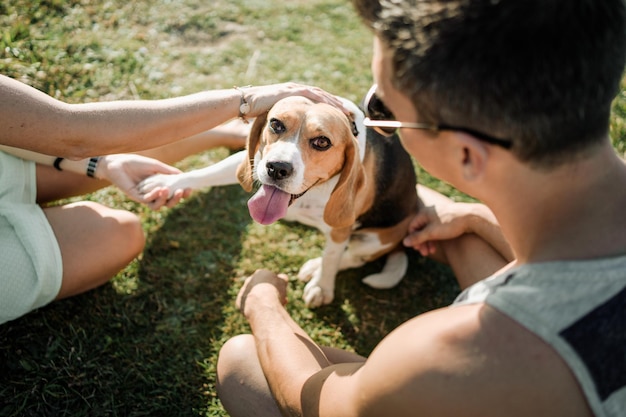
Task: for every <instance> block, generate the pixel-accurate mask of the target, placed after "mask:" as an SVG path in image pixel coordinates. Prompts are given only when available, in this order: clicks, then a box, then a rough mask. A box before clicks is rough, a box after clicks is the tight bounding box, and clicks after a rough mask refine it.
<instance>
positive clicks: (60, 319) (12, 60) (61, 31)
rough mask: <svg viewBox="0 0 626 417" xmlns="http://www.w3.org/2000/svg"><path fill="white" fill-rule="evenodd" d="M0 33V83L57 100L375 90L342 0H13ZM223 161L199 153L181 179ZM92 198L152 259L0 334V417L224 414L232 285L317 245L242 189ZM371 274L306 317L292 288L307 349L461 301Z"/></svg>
mask: <svg viewBox="0 0 626 417" xmlns="http://www.w3.org/2000/svg"><path fill="white" fill-rule="evenodd" d="M0 28H2V29H0V72H1V73H3V74H6V75H9V76H11V77H14V78H17V79H20V80H22V81H24V82H26V83H28V84H30V85H33V86H35V87H37V88H39V89H41V90H43V91H45V92H46V93H48V94H50V95H52V96H54V97H58V98H61V99H63V100H65V101H68V102H85V101H94V100H112V99H136V98H161V97H169V96H172V95H175V94H185V93H191V92H195V91H199V90H202V89H210V88H229V87H231V86H233V85H245V84H266V83H273V82H282V81H288V80H294V81H300V82H304V83H308V84H314V85H319V86H320V87H322V88H325V89H327V90H329V91H332V92H334V93H337V94H340V95H342V96H345V97H347V98H350V99H352V100H354V101H358V100H360V98H361V95H362V94H363V93H364V92H365V91H366V90H367V88H368V87H369V85H370V84H371V75H370V71H369V67H370V66H369V65H370V64H369V62H370V50H371V36H370V34H369V33H368V32H367V31H366V29H365V28H363V27H362V26H361V24H360V22H359V20H358V19H357V17H356V16H355V14H354V13H353V11H352V8H351V6H350V5H349V4H348V2H345V1H339V0H294V1H290V2H278V1H271V0H246V1H244V0H228V1H227V0H214V1H212V2H204V1H200V0H178V1H173V0H172V1H160V2H156V1H134V2H127V1H121V0H109V1H107V2H100V1H95V0H69V1H62V0H31V1H28V0H9V1H8V2H3V3H1V4H0ZM625 116H626V97H624V94H623V93H622V94H621V95H620V96H619V97H618V99H617V100H616V103H615V112H614V116H613V119H612V134H613V137H614V141H615V142H614V143H615V147H616V149H618V151H619V152H620V153H622V154H623V153H624V152H626V145H625V144H626V140H625V137H626V123H625V121H624V120H625V119H624V117H625ZM226 155H227V153H226V151H225V150H214V151H209V152H205V153H203V154H201V155H197V156H194V157H190V158H187V159H186V160H184V161H182V162H181V163H180V164H179V165H178V166H179V167H180V168H181V169H185V170H186V169H192V168H195V167H199V166H202V165H204V164H207V163H211V162H213V161H216V160H218V159H220V158H223V157H225V156H226ZM417 169H418V171H420V170H419V167H418V168H417ZM419 175H420V181H421V182H422V183H426V184H427V185H429V186H432V187H434V188H437V189H439V190H440V191H443V192H445V193H446V194H448V195H451V196H453V197H454V198H457V199H465V198H466V197H464V196H463V195H461V194H459V193H457V192H455V191H454V190H453V189H452V188H451V187H449V186H447V185H446V184H442V183H439V182H438V181H436V180H434V179H432V178H430V177H429V176H428V175H427V174H425V173H423V172H421V171H420V172H419ZM86 198H88V199H92V200H97V201H100V202H103V203H105V204H108V205H111V206H116V207H123V208H126V209H129V210H131V211H133V212H135V213H137V214H138V215H139V216H140V217H141V219H142V221H143V225H144V228H145V231H146V235H147V246H146V248H145V251H144V253H143V254H142V255H141V256H140V257H139V258H138V259H137V260H136V261H134V262H133V263H131V264H130V265H129V266H128V267H127V268H125V269H124V270H123V271H121V272H120V273H119V274H118V275H117V276H116V277H115V278H114V279H113V280H112V281H111V283H110V284H108V285H105V286H103V287H102V288H99V289H97V290H94V291H91V292H89V293H87V294H83V295H81V296H78V297H75V298H72V299H69V300H65V301H62V302H57V303H53V304H51V305H49V306H47V307H45V308H42V309H39V310H38V311H36V312H33V313H31V314H29V315H27V316H25V317H23V318H21V319H18V320H16V321H13V322H10V323H7V324H4V325H2V326H0V367H1V368H2V370H1V372H0V415H2V416H57V415H60V416H62V415H71V416H144V415H146V416H147V415H150V416H153V415H168V416H194V415H195V416H197V415H200V416H223V415H225V413H224V410H223V409H222V407H221V405H220V403H219V400H218V399H217V398H216V396H215V389H214V386H215V362H216V357H217V352H218V350H219V348H220V346H221V345H222V344H223V343H224V341H225V340H227V339H228V338H229V337H231V336H233V335H235V334H239V333H242V332H246V331H247V330H248V328H247V325H246V323H245V321H244V320H243V318H242V317H241V315H240V314H239V313H238V312H237V311H236V310H235V308H234V298H235V296H236V294H237V291H238V289H239V287H240V285H241V282H240V279H241V278H242V277H244V276H246V275H247V274H249V273H251V272H252V271H253V270H255V269H256V268H258V267H260V266H265V267H268V268H270V269H274V270H281V271H284V272H287V273H288V274H290V276H294V275H295V273H296V272H297V270H298V269H299V267H300V265H301V264H302V263H303V262H304V261H305V260H307V259H308V258H310V257H313V256H318V255H319V253H320V251H321V245H322V243H323V242H322V240H321V238H320V235H319V234H318V233H317V232H316V231H314V230H312V229H309V228H306V227H303V226H298V225H288V224H285V223H278V224H274V225H271V226H268V227H263V226H259V225H257V224H255V223H253V222H252V221H251V220H250V217H249V215H248V213H247V210H246V205H245V202H246V200H247V199H248V198H249V195H248V194H246V193H245V192H244V191H242V190H241V189H240V188H239V187H236V186H234V187H224V188H219V189H211V190H207V191H206V192H201V193H196V194H195V195H194V196H193V197H192V198H190V199H188V200H187V201H186V202H185V203H184V204H181V205H179V206H178V207H175V208H173V209H167V210H161V211H158V212H152V211H150V210H148V209H146V208H145V207H143V206H140V205H137V204H135V203H132V202H130V201H128V200H127V199H125V198H124V196H123V195H122V194H120V193H119V192H117V191H116V190H115V189H113V188H108V189H105V190H102V191H100V192H97V193H94V194H91V195H89V196H87V197H86ZM380 267H381V264H380V262H378V263H374V264H372V265H368V266H365V267H363V268H361V269H359V270H356V271H347V272H345V273H342V274H341V276H340V280H339V281H338V285H337V291H336V297H335V301H334V302H333V303H332V304H331V305H329V306H325V307H323V308H319V309H316V310H308V309H306V308H305V307H304V305H303V303H302V301H301V296H302V288H303V285H302V284H301V283H299V282H297V281H295V280H294V281H292V282H291V284H290V286H291V295H290V302H289V306H288V308H289V310H290V312H291V313H292V314H293V316H294V318H295V319H296V320H297V321H298V322H299V323H301V324H302V326H303V327H304V328H305V329H306V330H307V331H308V332H309V333H310V334H311V335H312V336H313V337H314V338H315V339H316V340H317V341H318V342H320V343H324V344H333V345H336V346H339V347H343V348H346V349H351V350H354V351H356V352H359V353H361V354H364V355H367V354H368V353H369V352H370V351H371V350H372V349H373V347H374V346H375V345H376V343H377V342H378V341H379V340H380V339H381V338H382V337H384V336H385V335H386V334H387V333H388V332H389V331H391V330H392V329H393V328H394V327H396V326H397V325H399V324H400V323H402V322H403V321H405V320H407V319H408V318H410V317H413V316H415V315H416V314H419V313H421V312H424V311H427V310H430V309H433V308H437V307H440V306H444V305H446V304H448V303H450V302H451V301H452V299H453V298H454V296H455V294H456V292H457V287H456V284H455V283H454V279H453V277H452V275H451V273H450V271H449V270H448V269H447V268H445V267H443V266H440V265H437V264H435V263H433V262H430V261H429V260H426V259H423V258H421V257H419V256H417V255H416V254H414V253H413V254H411V256H410V273H409V274H408V276H407V277H406V278H405V279H404V280H403V282H402V283H401V284H400V285H399V286H398V287H396V288H394V289H392V290H387V291H376V290H372V289H370V288H367V287H365V286H364V285H362V284H361V283H360V281H359V277H361V276H363V275H366V274H367V273H369V272H370V271H374V270H376V269H378V268H380Z"/></svg>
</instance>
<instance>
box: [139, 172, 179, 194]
mask: <svg viewBox="0 0 626 417" xmlns="http://www.w3.org/2000/svg"><path fill="white" fill-rule="evenodd" d="M178 177H179V174H169V175H165V174H155V175H152V176H151V177H148V178H146V179H145V180H143V181H141V182H140V183H139V184H138V185H137V190H138V191H139V193H141V194H142V195H144V196H145V195H148V194H150V193H151V192H152V191H154V190H156V189H163V188H167V189H168V191H169V197H170V198H171V197H172V195H174V192H175V191H176V190H177V189H178V188H180V187H178V185H177V183H178Z"/></svg>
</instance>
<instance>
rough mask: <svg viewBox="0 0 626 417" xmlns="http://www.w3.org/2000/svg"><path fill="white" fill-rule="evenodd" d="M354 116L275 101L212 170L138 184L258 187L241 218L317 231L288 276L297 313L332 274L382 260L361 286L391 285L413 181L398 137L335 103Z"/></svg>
mask: <svg viewBox="0 0 626 417" xmlns="http://www.w3.org/2000/svg"><path fill="white" fill-rule="evenodd" d="M344 103H345V106H346V107H347V108H348V109H350V110H351V111H352V113H353V115H354V119H353V120H351V119H350V118H348V117H347V116H346V115H345V114H344V113H343V112H341V111H340V110H339V109H337V108H335V107H333V106H330V105H327V104H323V103H315V102H313V101H311V100H309V99H307V98H305V97H289V98H285V99H283V100H280V101H278V102H277V103H276V104H275V105H274V106H273V107H272V108H271V109H270V111H269V112H268V113H266V114H265V115H263V116H259V117H257V118H256V119H255V121H254V122H253V125H252V128H251V131H250V134H249V136H248V139H247V143H246V149H245V150H243V151H240V152H238V153H235V154H233V155H231V156H229V157H228V158H226V159H224V160H222V161H220V162H218V163H217V164H214V165H211V166H208V167H206V168H202V169H199V170H195V171H189V172H186V173H182V174H175V175H155V176H153V177H150V178H147V179H146V180H144V182H143V183H141V184H140V185H139V189H140V190H141V191H142V192H143V193H144V194H145V193H147V192H149V191H150V190H152V189H154V188H156V187H167V188H169V189H170V190H175V189H181V188H191V189H194V190H198V189H202V188H205V187H211V186H220V185H227V184H234V183H237V182H239V183H240V184H241V186H242V187H243V188H244V189H245V190H246V191H252V188H253V185H254V184H255V183H258V184H260V187H259V189H258V191H257V192H256V193H255V194H254V195H253V196H252V198H250V200H249V201H248V208H249V211H250V215H251V217H252V218H253V219H254V220H255V221H257V222H258V223H261V224H264V225H267V224H271V223H273V222H275V221H277V220H279V219H283V220H287V221H296V222H299V223H302V224H305V225H309V226H312V227H315V228H317V229H318V230H320V231H321V232H322V233H323V234H324V236H325V238H326V243H325V247H324V250H323V254H322V256H321V257H319V258H315V259H311V260H309V261H307V262H306V263H305V264H304V265H303V266H302V268H301V269H300V271H299V274H298V278H299V279H300V280H303V281H307V282H308V283H307V284H306V286H305V289H304V301H305V303H306V305H307V307H318V306H321V305H323V304H328V303H330V302H331V301H332V300H333V297H334V288H335V277H336V275H337V273H338V271H340V270H344V269H348V268H355V267H359V266H362V265H363V264H365V263H366V262H369V261H372V260H374V259H377V258H379V257H381V256H383V255H387V260H386V263H385V265H384V267H383V269H382V271H381V272H380V273H376V274H373V275H370V276H368V277H365V278H364V279H363V282H364V283H365V284H367V285H369V286H371V287H374V288H391V287H393V286H395V285H396V284H398V283H399V282H400V280H401V279H402V278H403V277H404V275H405V272H406V269H407V266H408V259H407V255H406V253H405V251H404V248H403V247H402V245H401V241H402V239H403V238H404V236H405V235H406V233H407V228H408V224H409V221H410V219H411V218H412V217H413V216H414V215H415V213H416V212H417V210H418V200H417V193H416V175H415V170H414V167H413V164H412V162H411V159H410V157H409V155H408V154H407V153H406V151H405V150H404V149H403V147H402V145H401V143H400V142H399V139H398V138H397V136H396V137H394V136H392V137H385V136H382V135H380V134H378V133H376V132H375V131H374V130H372V129H371V128H365V126H364V125H363V119H364V115H363V112H362V111H361V110H360V109H359V108H358V107H357V106H356V105H355V104H354V103H352V102H350V101H348V100H344Z"/></svg>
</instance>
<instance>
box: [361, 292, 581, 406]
mask: <svg viewBox="0 0 626 417" xmlns="http://www.w3.org/2000/svg"><path fill="white" fill-rule="evenodd" d="M360 378H361V381H360V385H361V387H362V389H363V390H364V393H365V394H366V395H364V396H363V398H365V399H366V400H365V401H364V409H368V413H365V415H376V413H375V412H374V413H373V414H370V413H369V410H378V411H379V412H382V411H383V410H384V409H387V410H388V409H389V407H391V408H392V409H394V412H393V413H390V414H389V415H391V414H393V415H398V416H401V415H404V414H405V412H406V415H414V414H415V413H416V412H417V410H419V411H420V413H418V414H420V415H422V414H423V415H429V416H439V415H441V416H448V415H456V416H463V415H481V416H491V415H493V416H501V415H509V416H515V415H534V416H542V415H572V416H586V415H590V414H585V412H586V405H585V402H584V399H583V398H582V396H581V394H580V392H579V390H578V386H577V385H576V383H575V381H574V380H573V378H572V377H571V374H570V373H569V371H568V369H567V367H566V366H565V364H564V363H563V362H562V361H561V359H560V358H559V357H558V355H557V354H556V353H555V352H554V350H553V349H552V348H551V347H550V346H548V345H547V344H545V343H544V342H543V341H542V340H541V339H539V338H538V337H537V336H535V335H534V334H532V333H531V332H529V331H528V330H526V329H525V328H523V327H522V326H520V325H519V324H517V323H516V322H514V321H513V320H511V319H510V318H508V317H506V316H505V315H503V314H501V313H499V312H498V311H497V310H495V309H493V308H491V307H489V306H487V305H485V304H473V305H468V306H462V307H450V308H445V309H440V310H436V311H433V312H430V313H427V314H424V315H421V316H418V317H416V318H414V319H412V320H410V321H408V322H407V323H405V324H404V325H402V326H401V327H399V328H398V329H397V330H395V331H394V332H392V333H391V334H390V335H389V336H388V337H387V338H385V339H384V340H383V341H382V342H381V343H380V345H379V346H378V347H377V348H376V349H375V351H374V352H373V353H372V355H371V356H370V358H369V359H368V361H367V362H366V364H365V366H364V367H363V368H362V369H361V376H360ZM555 386H556V388H554V387H555ZM531 399H532V400H531ZM572 404H574V405H572ZM564 407H566V408H567V409H564ZM576 407H578V410H579V411H576ZM515 410H517V411H515ZM580 410H582V413H581V411H580ZM379 415H380V414H379Z"/></svg>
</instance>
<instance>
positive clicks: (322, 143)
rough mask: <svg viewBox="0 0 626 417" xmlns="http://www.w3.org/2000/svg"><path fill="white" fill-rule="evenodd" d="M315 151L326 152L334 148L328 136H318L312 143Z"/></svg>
mask: <svg viewBox="0 0 626 417" xmlns="http://www.w3.org/2000/svg"><path fill="white" fill-rule="evenodd" d="M310 143H311V146H312V147H313V149H316V150H318V151H325V150H327V149H329V148H330V147H331V146H332V142H331V141H330V139H328V138H327V137H326V136H318V137H316V138H313V139H311V141H310Z"/></svg>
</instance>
